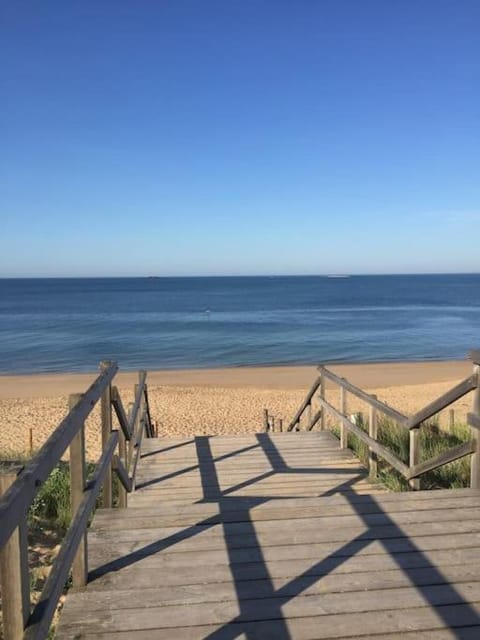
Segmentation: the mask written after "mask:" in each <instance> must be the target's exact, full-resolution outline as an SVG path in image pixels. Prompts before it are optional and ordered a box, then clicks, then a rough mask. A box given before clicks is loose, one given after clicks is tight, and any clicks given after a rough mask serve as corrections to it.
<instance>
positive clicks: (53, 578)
mask: <svg viewBox="0 0 480 640" xmlns="http://www.w3.org/2000/svg"><path fill="white" fill-rule="evenodd" d="M117 444H118V431H113V432H112V435H111V436H110V440H109V443H108V446H107V448H106V449H105V450H104V452H103V453H102V456H101V458H100V460H99V461H98V464H97V468H96V470H95V473H94V474H93V476H92V478H91V480H90V481H89V482H88V484H87V486H86V488H85V491H84V497H83V500H82V503H81V505H80V507H79V509H78V511H77V513H76V514H75V516H74V518H73V521H72V523H71V525H70V527H69V528H68V531H67V533H66V535H65V538H64V539H63V542H62V546H61V547H60V551H59V552H58V555H57V557H56V558H55V562H54V563H53V566H52V570H51V571H50V573H49V575H48V578H47V581H46V582H45V586H44V588H43V591H42V595H41V596H40V600H39V601H38V603H37V604H36V606H35V608H34V609H33V612H32V615H31V616H30V619H29V621H28V623H27V629H26V633H25V640H41V639H42V638H45V637H46V636H47V635H48V631H49V629H50V623H51V621H52V618H53V616H54V614H55V610H56V608H57V603H58V600H59V598H60V596H61V595H62V591H63V588H64V586H65V582H66V581H67V579H68V573H69V571H70V567H71V565H72V562H73V558H74V557H75V553H76V550H77V547H78V544H79V542H80V540H81V538H82V536H83V532H84V531H85V529H86V527H87V524H88V519H89V517H90V514H91V513H92V511H93V508H94V507H95V500H96V498H97V496H98V494H99V492H100V489H101V488H102V484H103V480H104V478H105V475H106V473H107V471H108V468H109V466H110V464H111V460H112V456H113V452H114V451H115V448H116V446H117Z"/></svg>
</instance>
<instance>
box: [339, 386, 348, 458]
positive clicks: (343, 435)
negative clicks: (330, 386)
mask: <svg viewBox="0 0 480 640" xmlns="http://www.w3.org/2000/svg"><path fill="white" fill-rule="evenodd" d="M346 396H347V394H346V391H345V388H344V387H340V408H339V410H340V413H341V414H342V415H344V416H346V413H347V397H346ZM347 448H348V431H347V428H346V427H345V424H344V423H343V422H340V449H347Z"/></svg>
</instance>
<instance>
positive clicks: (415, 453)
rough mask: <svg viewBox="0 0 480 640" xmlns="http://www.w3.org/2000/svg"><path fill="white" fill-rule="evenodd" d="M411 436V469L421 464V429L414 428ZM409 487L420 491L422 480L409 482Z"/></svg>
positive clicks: (415, 479)
mask: <svg viewBox="0 0 480 640" xmlns="http://www.w3.org/2000/svg"><path fill="white" fill-rule="evenodd" d="M409 434H410V461H409V462H410V468H412V467H414V466H415V465H417V464H418V463H419V462H420V427H419V426H417V427H412V428H411V429H410V431H409ZM408 486H409V487H410V489H412V490H413V491H418V489H420V478H412V479H411V480H409V481H408Z"/></svg>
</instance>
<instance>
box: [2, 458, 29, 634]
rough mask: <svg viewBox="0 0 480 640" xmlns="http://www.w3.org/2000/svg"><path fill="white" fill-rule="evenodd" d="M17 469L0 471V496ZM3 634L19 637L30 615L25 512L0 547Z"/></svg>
mask: <svg viewBox="0 0 480 640" xmlns="http://www.w3.org/2000/svg"><path fill="white" fill-rule="evenodd" d="M18 472H19V470H18V469H17V470H15V471H10V472H7V473H0V496H2V495H3V494H4V493H5V492H6V491H7V489H8V488H9V487H10V485H12V484H13V483H14V482H15V480H16V479H17V475H18ZM0 585H1V587H2V616H3V637H4V638H5V640H21V638H23V630H24V628H25V625H26V623H27V620H28V616H29V615H30V576H29V573H28V541H27V515H26V514H25V515H24V519H23V521H22V524H21V525H20V526H19V527H17V528H16V529H15V531H14V532H13V533H12V535H11V536H10V539H9V540H8V542H7V543H6V544H5V545H4V547H3V549H2V550H0Z"/></svg>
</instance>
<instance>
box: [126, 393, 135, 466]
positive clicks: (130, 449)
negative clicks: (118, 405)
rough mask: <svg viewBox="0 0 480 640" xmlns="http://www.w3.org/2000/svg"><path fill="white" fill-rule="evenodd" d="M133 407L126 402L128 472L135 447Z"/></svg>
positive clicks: (132, 404)
mask: <svg viewBox="0 0 480 640" xmlns="http://www.w3.org/2000/svg"><path fill="white" fill-rule="evenodd" d="M133 407H134V403H133V402H130V403H129V404H128V410H127V418H128V424H129V425H130V426H131V434H130V440H129V442H128V466H127V471H128V472H129V473H130V468H131V466H132V460H133V449H134V447H135V424H132V417H133Z"/></svg>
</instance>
